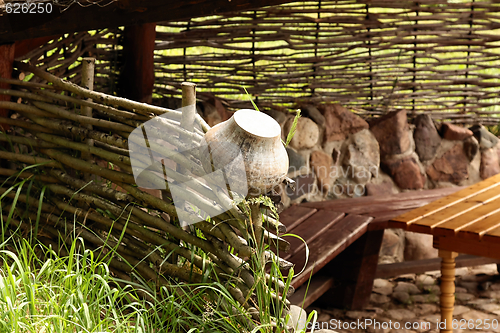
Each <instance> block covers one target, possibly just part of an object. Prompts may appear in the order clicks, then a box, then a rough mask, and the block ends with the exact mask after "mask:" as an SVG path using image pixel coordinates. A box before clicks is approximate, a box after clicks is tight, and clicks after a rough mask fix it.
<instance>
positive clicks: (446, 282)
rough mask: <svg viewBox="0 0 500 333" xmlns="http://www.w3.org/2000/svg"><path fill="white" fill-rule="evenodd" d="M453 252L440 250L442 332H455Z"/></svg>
mask: <svg viewBox="0 0 500 333" xmlns="http://www.w3.org/2000/svg"><path fill="white" fill-rule="evenodd" d="M457 255H458V254H457V253H456V252H452V251H445V250H439V256H440V257H441V259H442V262H441V325H443V327H444V328H441V332H453V327H452V321H453V310H454V308H455V257H456V256H457Z"/></svg>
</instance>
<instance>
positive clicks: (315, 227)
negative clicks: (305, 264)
mask: <svg viewBox="0 0 500 333" xmlns="http://www.w3.org/2000/svg"><path fill="white" fill-rule="evenodd" d="M343 217H344V214H343V213H338V212H332V211H328V210H320V211H319V212H317V213H315V214H314V215H312V216H311V217H309V218H308V219H307V220H305V221H304V222H302V223H301V224H300V225H298V226H297V227H295V228H294V229H293V232H292V233H293V234H294V235H297V236H300V237H301V238H302V239H303V240H304V241H305V242H306V243H307V244H311V243H312V241H314V240H315V239H316V238H317V237H319V236H321V235H322V234H323V233H324V232H325V231H327V230H328V229H329V228H330V227H332V226H333V225H334V224H335V223H336V222H338V221H339V220H340V219H342V218H343ZM283 238H284V239H285V240H287V241H288V242H289V243H290V252H289V253H287V254H285V255H284V256H283V254H282V256H283V259H285V260H288V258H290V257H291V256H293V255H294V254H295V253H297V252H300V251H301V250H302V249H304V248H305V244H304V242H303V241H302V240H300V239H299V238H297V237H291V236H286V237H283Z"/></svg>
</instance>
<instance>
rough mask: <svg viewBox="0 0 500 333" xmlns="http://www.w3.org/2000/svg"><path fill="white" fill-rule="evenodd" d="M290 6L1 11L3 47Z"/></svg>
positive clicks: (241, 0) (161, 1) (251, 2)
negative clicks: (125, 27) (73, 33)
mask: <svg viewBox="0 0 500 333" xmlns="http://www.w3.org/2000/svg"><path fill="white" fill-rule="evenodd" d="M1 2H2V3H3V1H1ZM286 2H289V0H288V1H287V0H189V1H186V0H182V1H179V0H176V1H173V0H117V1H114V2H111V3H110V4H109V5H106V6H103V7H100V6H98V5H91V6H86V7H84V6H80V5H77V4H73V5H72V6H70V7H69V8H68V9H67V10H65V11H63V12H60V10H59V8H57V7H55V6H54V10H53V11H52V13H50V14H47V13H45V14H38V13H37V14H23V13H19V14H13V13H11V14H7V13H6V12H3V13H1V8H0V44H4V43H10V42H14V41H16V40H22V39H29V38H35V37H42V36H52V35H60V34H64V33H70V32H76V31H87V30H94V29H101V28H111V27H118V26H127V25H136V24H143V23H149V22H159V21H173V20H182V19H188V18H193V17H199V16H205V15H214V14H220V13H224V12H230V11H241V10H248V9H254V8H259V7H263V6H271V5H276V4H281V3H286Z"/></svg>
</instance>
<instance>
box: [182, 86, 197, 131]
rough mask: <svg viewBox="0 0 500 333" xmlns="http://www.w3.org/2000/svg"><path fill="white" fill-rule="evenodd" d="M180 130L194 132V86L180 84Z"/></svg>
mask: <svg viewBox="0 0 500 333" xmlns="http://www.w3.org/2000/svg"><path fill="white" fill-rule="evenodd" d="M181 87H182V118H181V126H182V128H184V129H186V130H188V131H190V132H192V131H194V118H195V115H196V84H194V83H191V82H182V84H181Z"/></svg>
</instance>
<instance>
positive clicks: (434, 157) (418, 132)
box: [268, 104, 500, 263]
mask: <svg viewBox="0 0 500 333" xmlns="http://www.w3.org/2000/svg"><path fill="white" fill-rule="evenodd" d="M268 114H269V115H271V116H272V117H273V118H275V119H276V120H277V121H278V122H279V123H280V125H281V126H282V128H283V133H282V134H283V139H284V138H285V137H286V135H287V134H288V131H289V129H290V127H291V124H292V121H293V116H292V115H286V114H284V113H282V112H277V111H271V112H268ZM302 114H303V115H304V117H302V118H301V119H300V120H299V122H298V126H297V131H296V134H295V137H294V138H293V140H292V141H291V143H290V145H289V147H288V148H287V151H288V155H289V158H290V169H289V177H290V178H293V179H294V180H295V181H296V189H295V190H294V191H292V190H291V189H290V188H288V187H284V186H283V187H282V189H281V190H282V198H283V202H284V205H285V206H289V205H290V204H292V203H300V202H304V201H321V200H330V199H336V198H348V197H357V196H364V195H376V196H380V195H387V194H394V193H399V192H404V191H411V190H421V189H433V188H441V187H450V186H462V185H470V184H473V183H476V182H478V181H480V180H482V179H485V178H488V177H490V176H492V175H494V174H497V173H498V172H500V165H499V155H500V145H499V144H498V141H499V139H498V138H497V137H496V136H495V135H493V134H492V133H490V132H489V131H488V130H487V129H486V128H484V127H482V126H479V125H478V126H473V127H471V128H465V127H460V126H456V125H452V124H447V123H439V124H436V123H434V122H433V120H432V119H431V117H430V116H429V115H419V116H417V117H416V118H414V119H411V121H410V120H409V119H408V117H407V114H406V112H405V111H397V112H391V113H388V114H386V115H385V116H383V117H380V118H372V119H369V120H368V121H366V120H364V119H362V118H360V117H359V116H357V115H356V114H354V113H353V112H351V111H349V110H348V109H346V108H344V107H343V106H341V105H340V104H324V105H320V106H319V107H315V106H312V105H306V106H303V107H302ZM436 256H437V252H436V250H434V249H433V248H432V237H431V236H429V235H422V234H415V233H410V232H404V231H402V230H393V229H390V230H387V231H386V232H385V236H384V245H383V248H382V251H381V257H380V260H381V262H385V263H388V262H398V261H403V260H417V259H425V258H432V257H436Z"/></svg>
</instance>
